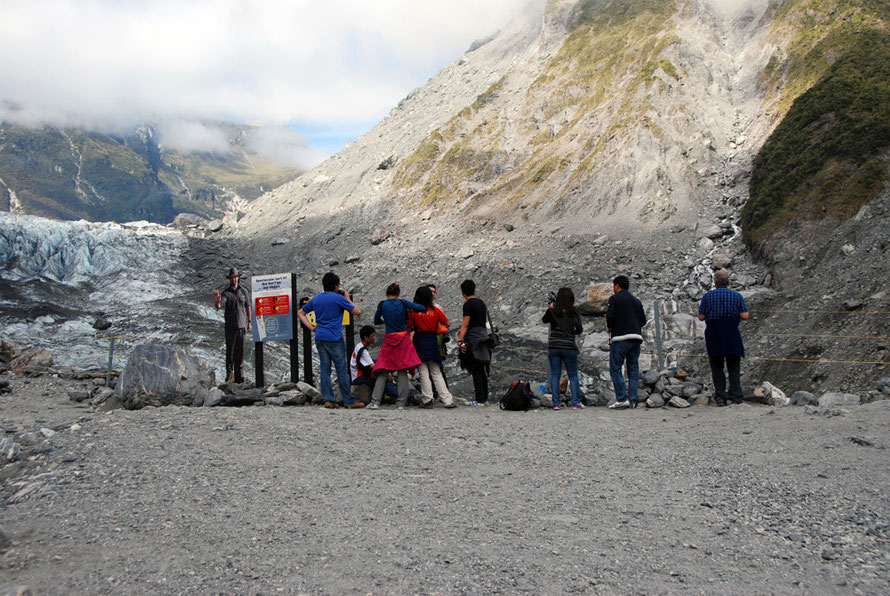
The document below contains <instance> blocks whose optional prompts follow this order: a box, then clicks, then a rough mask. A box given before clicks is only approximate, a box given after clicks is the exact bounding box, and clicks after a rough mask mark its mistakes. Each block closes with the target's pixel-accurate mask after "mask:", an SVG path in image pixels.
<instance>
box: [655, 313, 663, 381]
mask: <svg viewBox="0 0 890 596" xmlns="http://www.w3.org/2000/svg"><path fill="white" fill-rule="evenodd" d="M660 311H661V305H660V304H659V303H658V301H657V300H656V301H655V349H656V351H657V353H658V370H664V349H663V346H662V345H661V312H660Z"/></svg>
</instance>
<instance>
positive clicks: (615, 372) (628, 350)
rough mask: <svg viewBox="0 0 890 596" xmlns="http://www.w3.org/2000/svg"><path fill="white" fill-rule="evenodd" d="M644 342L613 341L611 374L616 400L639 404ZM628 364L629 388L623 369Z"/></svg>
mask: <svg viewBox="0 0 890 596" xmlns="http://www.w3.org/2000/svg"><path fill="white" fill-rule="evenodd" d="M642 346H643V342H641V341H638V340H635V339H625V340H622V341H613V342H612V346H611V347H610V348H609V374H610V375H611V376H612V385H614V386H615V400H616V401H624V400H626V399H629V400H630V403H632V404H635V403H637V390H638V389H639V387H640V348H641V347H642ZM625 362H626V363H627V387H625V385H624V373H623V372H622V370H621V369H622V368H623V367H624V364H625Z"/></svg>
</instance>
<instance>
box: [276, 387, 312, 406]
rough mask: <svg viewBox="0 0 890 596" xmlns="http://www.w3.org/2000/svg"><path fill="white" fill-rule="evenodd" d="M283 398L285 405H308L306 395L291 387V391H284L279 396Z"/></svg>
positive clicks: (282, 403) (282, 402)
mask: <svg viewBox="0 0 890 596" xmlns="http://www.w3.org/2000/svg"><path fill="white" fill-rule="evenodd" d="M279 397H280V399H281V405H283V406H304V405H306V395H305V394H304V393H303V392H302V391H300V390H298V389H291V390H290V391H282V392H281V395H280V396H279Z"/></svg>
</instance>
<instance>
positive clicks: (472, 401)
mask: <svg viewBox="0 0 890 596" xmlns="http://www.w3.org/2000/svg"><path fill="white" fill-rule="evenodd" d="M467 405H468V406H471V407H475V406H478V405H479V402H478V401H476V400H475V399H471V400H470V401H468V402H467Z"/></svg>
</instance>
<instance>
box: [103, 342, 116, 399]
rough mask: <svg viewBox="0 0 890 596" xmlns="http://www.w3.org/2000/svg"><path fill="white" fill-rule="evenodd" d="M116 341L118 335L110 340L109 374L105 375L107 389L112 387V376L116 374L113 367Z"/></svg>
mask: <svg viewBox="0 0 890 596" xmlns="http://www.w3.org/2000/svg"><path fill="white" fill-rule="evenodd" d="M116 339H117V336H116V335H112V336H111V337H109V338H108V340H109V341H108V372H107V373H106V374H105V386H106V387H111V376H112V375H113V374H114V372H113V371H112V365H113V363H114V340H116Z"/></svg>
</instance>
